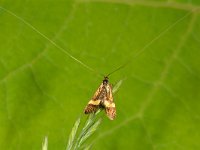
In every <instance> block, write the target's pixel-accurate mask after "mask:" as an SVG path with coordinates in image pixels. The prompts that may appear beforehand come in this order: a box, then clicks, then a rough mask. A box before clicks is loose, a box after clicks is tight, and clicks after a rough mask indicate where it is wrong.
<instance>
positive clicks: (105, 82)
mask: <svg viewBox="0 0 200 150" xmlns="http://www.w3.org/2000/svg"><path fill="white" fill-rule="evenodd" d="M103 84H104V85H105V84H108V77H104V80H103Z"/></svg>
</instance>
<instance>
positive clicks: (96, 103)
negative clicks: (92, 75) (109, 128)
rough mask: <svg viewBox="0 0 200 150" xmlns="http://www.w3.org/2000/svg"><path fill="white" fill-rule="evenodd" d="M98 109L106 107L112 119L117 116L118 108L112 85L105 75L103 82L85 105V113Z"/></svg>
mask: <svg viewBox="0 0 200 150" xmlns="http://www.w3.org/2000/svg"><path fill="white" fill-rule="evenodd" d="M98 109H105V112H106V115H107V116H108V118H109V119H110V120H113V119H115V117H116V108H115V103H114V101H113V95H112V85H111V84H110V83H109V81H108V77H104V80H103V82H102V83H101V85H100V86H99V88H98V89H97V91H96V92H95V94H94V96H93V97H92V99H91V100H90V101H89V102H88V104H87V106H86V107H85V110H84V112H85V114H90V113H95V112H96V111H97V110H98Z"/></svg>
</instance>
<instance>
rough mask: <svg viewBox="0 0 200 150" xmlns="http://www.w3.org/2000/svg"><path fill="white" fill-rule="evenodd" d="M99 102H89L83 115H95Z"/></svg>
mask: <svg viewBox="0 0 200 150" xmlns="http://www.w3.org/2000/svg"><path fill="white" fill-rule="evenodd" d="M99 104H100V100H90V101H89V103H88V104H87V106H86V107H85V110H84V112H85V114H90V113H95V112H96V111H97V110H98V109H99Z"/></svg>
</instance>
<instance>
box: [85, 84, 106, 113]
mask: <svg viewBox="0 0 200 150" xmlns="http://www.w3.org/2000/svg"><path fill="white" fill-rule="evenodd" d="M102 86H103V85H102V84H101V85H100V86H99V88H98V89H97V91H96V92H95V94H94V96H93V97H92V100H90V101H89V103H88V104H87V106H86V108H85V110H84V112H85V114H90V113H95V112H96V111H97V110H98V109H99V107H100V106H99V105H100V102H101V100H99V99H98V97H99V94H100V92H101V89H102Z"/></svg>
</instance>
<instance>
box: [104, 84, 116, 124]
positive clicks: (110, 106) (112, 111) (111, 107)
mask: <svg viewBox="0 0 200 150" xmlns="http://www.w3.org/2000/svg"><path fill="white" fill-rule="evenodd" d="M104 107H105V111H106V115H107V116H108V118H109V119H110V120H113V119H115V117H116V108H115V103H114V102H113V95H112V86H111V84H108V86H107V96H106V98H105V99H104Z"/></svg>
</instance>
